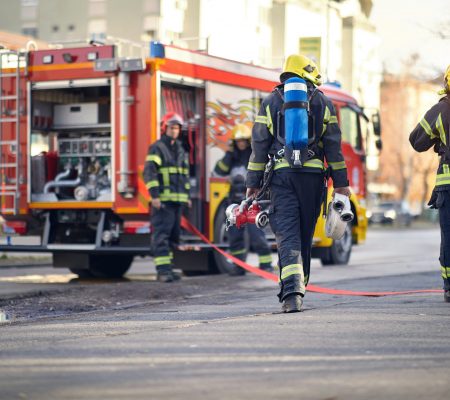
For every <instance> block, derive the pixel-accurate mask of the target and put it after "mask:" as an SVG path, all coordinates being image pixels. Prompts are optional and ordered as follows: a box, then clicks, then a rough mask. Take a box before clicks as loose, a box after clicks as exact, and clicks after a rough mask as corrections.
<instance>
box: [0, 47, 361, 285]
mask: <svg viewBox="0 0 450 400" xmlns="http://www.w3.org/2000/svg"><path fill="white" fill-rule="evenodd" d="M141 50H142V52H143V54H140V55H139V56H138V57H126V56H124V55H123V54H121V51H120V46H118V45H116V44H102V45H98V44H95V43H92V44H89V45H87V44H84V45H79V46H73V47H61V46H60V47H58V48H53V49H45V50H44V49H43V50H30V51H26V52H12V51H7V50H2V52H1V53H0V54H1V55H0V171H1V181H0V211H1V216H2V219H3V224H2V226H3V234H2V237H0V240H1V242H0V251H1V252H10V251H16V252H17V251H20V252H46V253H51V254H52V256H53V265H54V266H55V267H64V268H69V269H70V270H71V271H72V272H73V273H76V274H78V275H79V276H81V277H88V276H89V277H120V276H122V275H123V274H124V273H125V272H126V271H127V270H128V268H129V267H130V265H131V263H132V261H133V259H134V257H136V256H147V255H151V252H150V234H151V226H150V223H149V218H148V214H149V194H148V191H147V189H146V186H145V182H144V181H143V176H142V173H143V166H144V161H145V158H146V152H147V149H148V146H149V145H150V144H151V143H153V142H154V141H155V140H157V139H158V138H159V136H160V131H159V127H160V119H161V117H162V116H163V115H164V114H165V113H167V112H170V111H174V112H177V113H178V114H180V115H182V116H183V118H184V121H185V124H184V126H183V129H182V137H181V140H182V142H183V146H184V147H185V149H186V151H187V154H188V156H189V163H190V170H189V173H190V183H191V194H190V195H191V199H192V207H191V208H190V209H188V210H186V214H185V217H186V218H187V219H188V220H189V221H190V223H191V224H192V225H193V226H195V227H196V228H197V229H198V230H199V231H201V232H202V233H203V234H204V235H206V236H207V237H208V238H209V239H210V240H211V241H212V242H215V243H217V244H219V245H220V246H222V247H226V240H227V237H226V231H225V228H224V218H225V213H224V210H225V207H226V204H227V194H228V189H229V184H228V182H227V180H226V179H219V178H214V177H211V171H212V170H213V168H214V165H215V163H216V162H217V160H218V159H220V158H221V157H222V156H223V154H224V152H225V151H226V149H227V147H228V142H229V140H230V131H231V129H232V128H233V126H234V125H235V124H237V123H244V124H248V125H249V126H251V125H252V123H253V121H254V120H255V116H256V113H257V111H258V107H259V104H260V102H261V99H262V98H264V96H266V95H267V94H268V93H270V92H271V90H272V88H273V87H274V85H275V84H276V82H277V80H278V76H279V72H277V71H275V70H271V69H266V68H261V67H258V66H255V65H251V64H244V63H240V62H235V61H231V60H226V59H222V58H218V57H214V56H211V55H208V54H205V53H203V52H197V51H190V50H186V49H181V48H177V47H174V46H164V45H162V44H160V43H156V42H153V43H150V44H149V45H148V46H147V47H142V48H141ZM322 90H323V91H324V92H325V93H326V94H327V95H328V96H329V97H330V98H331V99H332V100H333V102H334V104H335V105H336V109H337V112H338V119H339V121H340V124H341V127H342V128H343V132H344V134H343V136H344V139H345V141H344V143H343V151H344V155H345V158H346V162H347V166H348V171H349V176H350V182H351V186H352V188H353V195H352V198H351V202H352V207H353V211H354V213H355V216H356V218H355V220H354V223H353V225H352V226H351V227H349V229H348V232H346V235H344V238H343V239H342V240H341V241H339V242H333V240H331V239H329V238H327V237H326V236H325V233H324V221H323V220H322V219H319V221H318V224H317V228H316V232H315V234H314V253H315V256H317V257H320V258H321V260H322V262H323V263H324V264H334V263H346V262H348V257H349V255H350V251H351V247H352V244H356V243H361V242H363V241H364V239H365V235H366V229H367V220H366V217H365V208H364V205H363V204H364V198H365V195H366V192H365V187H366V185H365V183H366V182H365V172H364V171H365V166H364V157H365V150H364V147H365V146H364V140H365V137H364V133H363V132H362V121H365V120H366V119H367V118H366V117H365V116H364V113H363V110H362V109H361V108H360V107H359V106H358V104H357V102H356V101H355V99H354V98H352V97H351V96H349V95H347V94H345V93H344V92H343V91H341V90H340V89H338V88H333V87H331V86H330V87H328V86H323V88H322ZM269 234H270V233H269ZM17 235H22V236H33V238H34V239H36V238H39V239H38V240H37V241H36V242H35V243H34V244H23V243H22V244H19V242H18V241H17ZM30 240H31V239H30ZM30 243H31V242H30ZM175 263H176V265H177V267H179V268H181V269H182V270H183V272H184V273H185V274H187V275H194V274H199V273H212V272H227V271H228V268H229V265H230V264H229V263H228V262H227V261H226V259H224V258H223V257H222V256H221V255H219V254H216V253H215V252H214V251H212V248H211V246H210V245H208V244H206V243H204V242H202V241H200V239H199V238H198V237H197V236H196V235H194V234H193V233H192V232H189V231H183V235H182V246H180V248H179V249H178V250H177V251H176V252H175Z"/></svg>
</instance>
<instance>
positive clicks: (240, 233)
mask: <svg viewBox="0 0 450 400" xmlns="http://www.w3.org/2000/svg"><path fill="white" fill-rule="evenodd" d="M246 229H247V232H248V235H249V239H250V249H251V250H253V251H254V252H255V253H257V254H258V257H259V267H260V268H261V269H265V270H267V269H271V268H272V252H271V250H270V248H269V244H268V243H267V239H266V235H265V233H264V231H263V230H261V229H259V228H257V227H256V225H253V224H247V225H246V226H245V227H244V228H240V229H238V228H236V227H235V226H232V227H230V229H229V231H228V235H229V240H230V253H231V254H232V255H233V256H235V257H237V258H239V259H240V260H242V261H245V259H246V258H247V248H246V245H245V230H246Z"/></svg>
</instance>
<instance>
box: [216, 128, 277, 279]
mask: <svg viewBox="0 0 450 400" xmlns="http://www.w3.org/2000/svg"><path fill="white" fill-rule="evenodd" d="M251 136H252V134H251V130H250V128H249V127H248V126H247V125H244V124H237V125H236V126H235V127H234V128H233V130H232V132H231V137H232V141H231V146H230V149H229V150H228V151H227V152H226V153H225V156H224V157H223V158H222V159H221V160H219V161H218V162H217V164H216V166H215V168H214V173H215V174H216V175H219V176H226V175H228V176H229V177H230V193H229V196H228V199H229V201H230V204H231V203H240V202H241V201H242V200H244V199H245V191H246V187H245V176H246V175H247V165H248V161H249V159H250V154H251V152H252V150H251V148H250V139H251ZM246 229H247V232H248V235H249V239H250V248H251V249H252V250H253V251H255V252H256V253H257V254H258V257H259V267H260V268H261V269H263V270H265V271H269V272H271V271H273V267H272V254H271V250H270V247H269V244H268V243H267V239H266V235H265V233H264V231H262V230H261V229H259V228H257V227H256V225H254V224H247V225H246V226H245V227H244V228H241V229H238V228H236V227H235V226H232V227H230V229H229V230H228V235H229V242H230V253H231V254H232V255H233V256H235V257H237V258H239V259H240V260H243V261H245V259H246V258H247V249H246V246H245V240H244V234H245V231H246ZM229 274H230V275H244V274H245V270H244V269H243V268H240V267H239V266H237V265H234V268H230V270H229Z"/></svg>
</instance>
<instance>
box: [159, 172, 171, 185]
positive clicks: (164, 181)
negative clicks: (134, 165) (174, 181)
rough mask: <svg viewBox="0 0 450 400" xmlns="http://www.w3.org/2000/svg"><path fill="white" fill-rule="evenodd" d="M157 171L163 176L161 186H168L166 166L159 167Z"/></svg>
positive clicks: (168, 178) (168, 179)
mask: <svg viewBox="0 0 450 400" xmlns="http://www.w3.org/2000/svg"><path fill="white" fill-rule="evenodd" d="M159 172H160V173H161V175H162V177H163V186H164V187H169V186H170V177H169V171H168V170H167V169H166V168H160V169H159Z"/></svg>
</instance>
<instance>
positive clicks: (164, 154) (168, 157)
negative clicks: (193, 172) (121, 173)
mask: <svg viewBox="0 0 450 400" xmlns="http://www.w3.org/2000/svg"><path fill="white" fill-rule="evenodd" d="M182 126H183V119H182V118H181V117H180V116H179V115H178V114H175V113H167V114H166V115H165V116H164V117H163V118H162V124H161V139H159V140H158V141H156V142H155V143H153V144H152V145H151V146H150V148H149V150H148V154H147V158H146V161H145V167H144V179H145V183H146V186H147V189H148V191H149V193H150V196H151V198H152V200H151V218H150V221H151V226H152V229H153V231H152V252H153V259H154V261H155V265H156V270H157V279H158V280H159V281H161V282H173V281H177V280H179V279H180V276H179V275H178V274H175V273H174V271H173V252H172V249H173V247H174V246H176V245H177V244H178V241H179V236H180V222H181V215H182V210H183V207H184V206H185V205H189V204H190V200H189V188H190V187H189V163H188V159H187V155H186V153H185V151H184V149H183V146H182V144H181V143H180V142H179V141H178V140H177V139H178V137H179V135H180V133H181V128H182Z"/></svg>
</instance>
